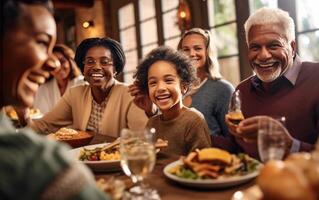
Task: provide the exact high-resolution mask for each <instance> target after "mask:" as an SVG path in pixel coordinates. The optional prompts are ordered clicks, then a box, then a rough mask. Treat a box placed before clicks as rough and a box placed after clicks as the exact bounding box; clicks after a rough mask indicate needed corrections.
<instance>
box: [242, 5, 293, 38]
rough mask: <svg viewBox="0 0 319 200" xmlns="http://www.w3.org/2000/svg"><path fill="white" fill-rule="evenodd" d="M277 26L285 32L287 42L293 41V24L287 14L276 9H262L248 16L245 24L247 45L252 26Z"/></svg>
mask: <svg viewBox="0 0 319 200" xmlns="http://www.w3.org/2000/svg"><path fill="white" fill-rule="evenodd" d="M267 24H279V25H280V26H281V27H283V29H284V31H285V37H286V39H287V42H288V43H290V42H291V41H293V40H295V23H294V20H293V19H292V18H291V17H290V16H289V13H288V12H286V11H283V10H281V9H278V8H267V7H263V8H260V9H258V10H257V11H256V12H255V13H253V14H252V15H250V16H249V18H248V19H247V21H246V22H245V25H244V27H245V34H246V42H247V43H248V33H249V30H250V28H251V27H252V26H254V25H267Z"/></svg>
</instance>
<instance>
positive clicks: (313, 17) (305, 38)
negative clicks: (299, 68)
mask: <svg viewBox="0 0 319 200" xmlns="http://www.w3.org/2000/svg"><path fill="white" fill-rule="evenodd" d="M296 8H297V39H298V52H299V55H300V56H301V58H302V59H304V60H312V61H319V12H318V8H319V2H318V0H303V1H302V2H301V1H300V0H299V1H296Z"/></svg>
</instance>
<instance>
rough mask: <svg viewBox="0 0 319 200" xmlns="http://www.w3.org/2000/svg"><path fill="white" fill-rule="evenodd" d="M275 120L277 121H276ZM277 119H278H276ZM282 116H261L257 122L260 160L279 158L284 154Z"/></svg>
mask: <svg viewBox="0 0 319 200" xmlns="http://www.w3.org/2000/svg"><path fill="white" fill-rule="evenodd" d="M276 120H277V121H276ZM278 120H279V121H278ZM284 120H285V118H284V117H280V118H277V119H272V118H261V119H260V120H259V123H258V152H259V156H260V159H261V161H263V162H267V161H268V160H281V159H283V157H284V155H285V149H286V144H285V134H286V133H285V131H284V129H283V128H282V127H281V126H280V124H279V123H278V122H281V123H282V125H284Z"/></svg>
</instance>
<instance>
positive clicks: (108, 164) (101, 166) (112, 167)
mask: <svg viewBox="0 0 319 200" xmlns="http://www.w3.org/2000/svg"><path fill="white" fill-rule="evenodd" d="M107 144H108V143H102V144H94V145H88V146H84V147H80V148H76V149H72V150H70V154H71V156H72V157H74V158H75V159H76V160H79V157H80V152H81V149H82V148H86V149H94V148H96V147H102V146H105V145H107ZM79 161H80V160H79ZM80 162H83V163H85V164H86V165H87V166H89V167H90V168H91V169H92V170H93V171H95V172H102V171H103V172H105V171H117V170H121V165H120V160H99V161H80Z"/></svg>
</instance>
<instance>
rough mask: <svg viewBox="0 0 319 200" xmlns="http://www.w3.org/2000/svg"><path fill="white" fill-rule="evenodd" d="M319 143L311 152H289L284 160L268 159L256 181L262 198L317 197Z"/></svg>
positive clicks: (292, 198) (275, 199) (274, 199)
mask: <svg viewBox="0 0 319 200" xmlns="http://www.w3.org/2000/svg"><path fill="white" fill-rule="evenodd" d="M318 155H319V143H318V147H317V149H316V150H315V151H313V152H312V153H294V154H290V155H289V156H288V157H287V159H286V160H285V161H269V162H267V163H266V164H265V166H264V168H263V169H262V170H261V172H260V175H259V177H258V179H257V183H258V185H259V187H260V189H261V191H262V193H263V196H264V198H263V199H272V200H279V199H280V200H288V199H289V200H295V199H296V200H297V199H307V200H315V199H319V156H318Z"/></svg>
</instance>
